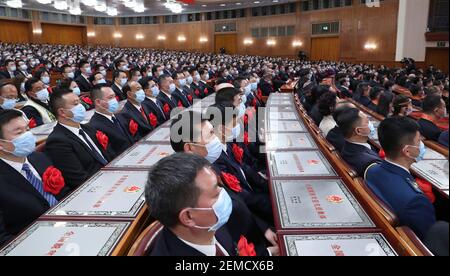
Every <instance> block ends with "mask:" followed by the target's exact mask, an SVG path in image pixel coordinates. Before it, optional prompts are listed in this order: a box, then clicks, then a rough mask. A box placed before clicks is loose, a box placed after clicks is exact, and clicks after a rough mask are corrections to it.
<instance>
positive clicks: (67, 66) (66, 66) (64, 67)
mask: <svg viewBox="0 0 450 276" xmlns="http://www.w3.org/2000/svg"><path fill="white" fill-rule="evenodd" d="M66 68H70V69H72V66H70V65H69V64H64V65H63V66H61V72H62V73H64V71H65V70H66Z"/></svg>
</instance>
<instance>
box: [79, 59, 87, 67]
mask: <svg viewBox="0 0 450 276" xmlns="http://www.w3.org/2000/svg"><path fill="white" fill-rule="evenodd" d="M85 64H89V65H90V63H89V62H88V61H87V60H82V61H80V64H79V68H80V69H81V68H82V67H83V66H84V65H85Z"/></svg>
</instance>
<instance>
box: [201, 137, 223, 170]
mask: <svg viewBox="0 0 450 276" xmlns="http://www.w3.org/2000/svg"><path fill="white" fill-rule="evenodd" d="M206 150H207V151H208V155H207V156H206V157H205V158H206V160H208V161H209V162H210V163H211V164H212V163H214V162H216V161H217V159H219V157H220V155H221V154H222V150H223V147H222V143H221V142H220V140H219V138H218V137H216V138H215V139H214V140H212V141H211V142H209V143H208V144H207V145H206Z"/></svg>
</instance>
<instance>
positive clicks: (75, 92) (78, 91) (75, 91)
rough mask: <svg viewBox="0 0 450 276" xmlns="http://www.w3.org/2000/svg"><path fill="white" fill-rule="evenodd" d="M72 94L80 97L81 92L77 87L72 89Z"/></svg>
mask: <svg viewBox="0 0 450 276" xmlns="http://www.w3.org/2000/svg"><path fill="white" fill-rule="evenodd" d="M72 92H73V93H74V94H75V95H77V96H80V95H81V90H80V88H79V87H75V88H74V89H72Z"/></svg>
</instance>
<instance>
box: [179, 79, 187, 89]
mask: <svg viewBox="0 0 450 276" xmlns="http://www.w3.org/2000/svg"><path fill="white" fill-rule="evenodd" d="M179 82H180V86H181V87H183V86H186V79H181V80H179Z"/></svg>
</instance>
